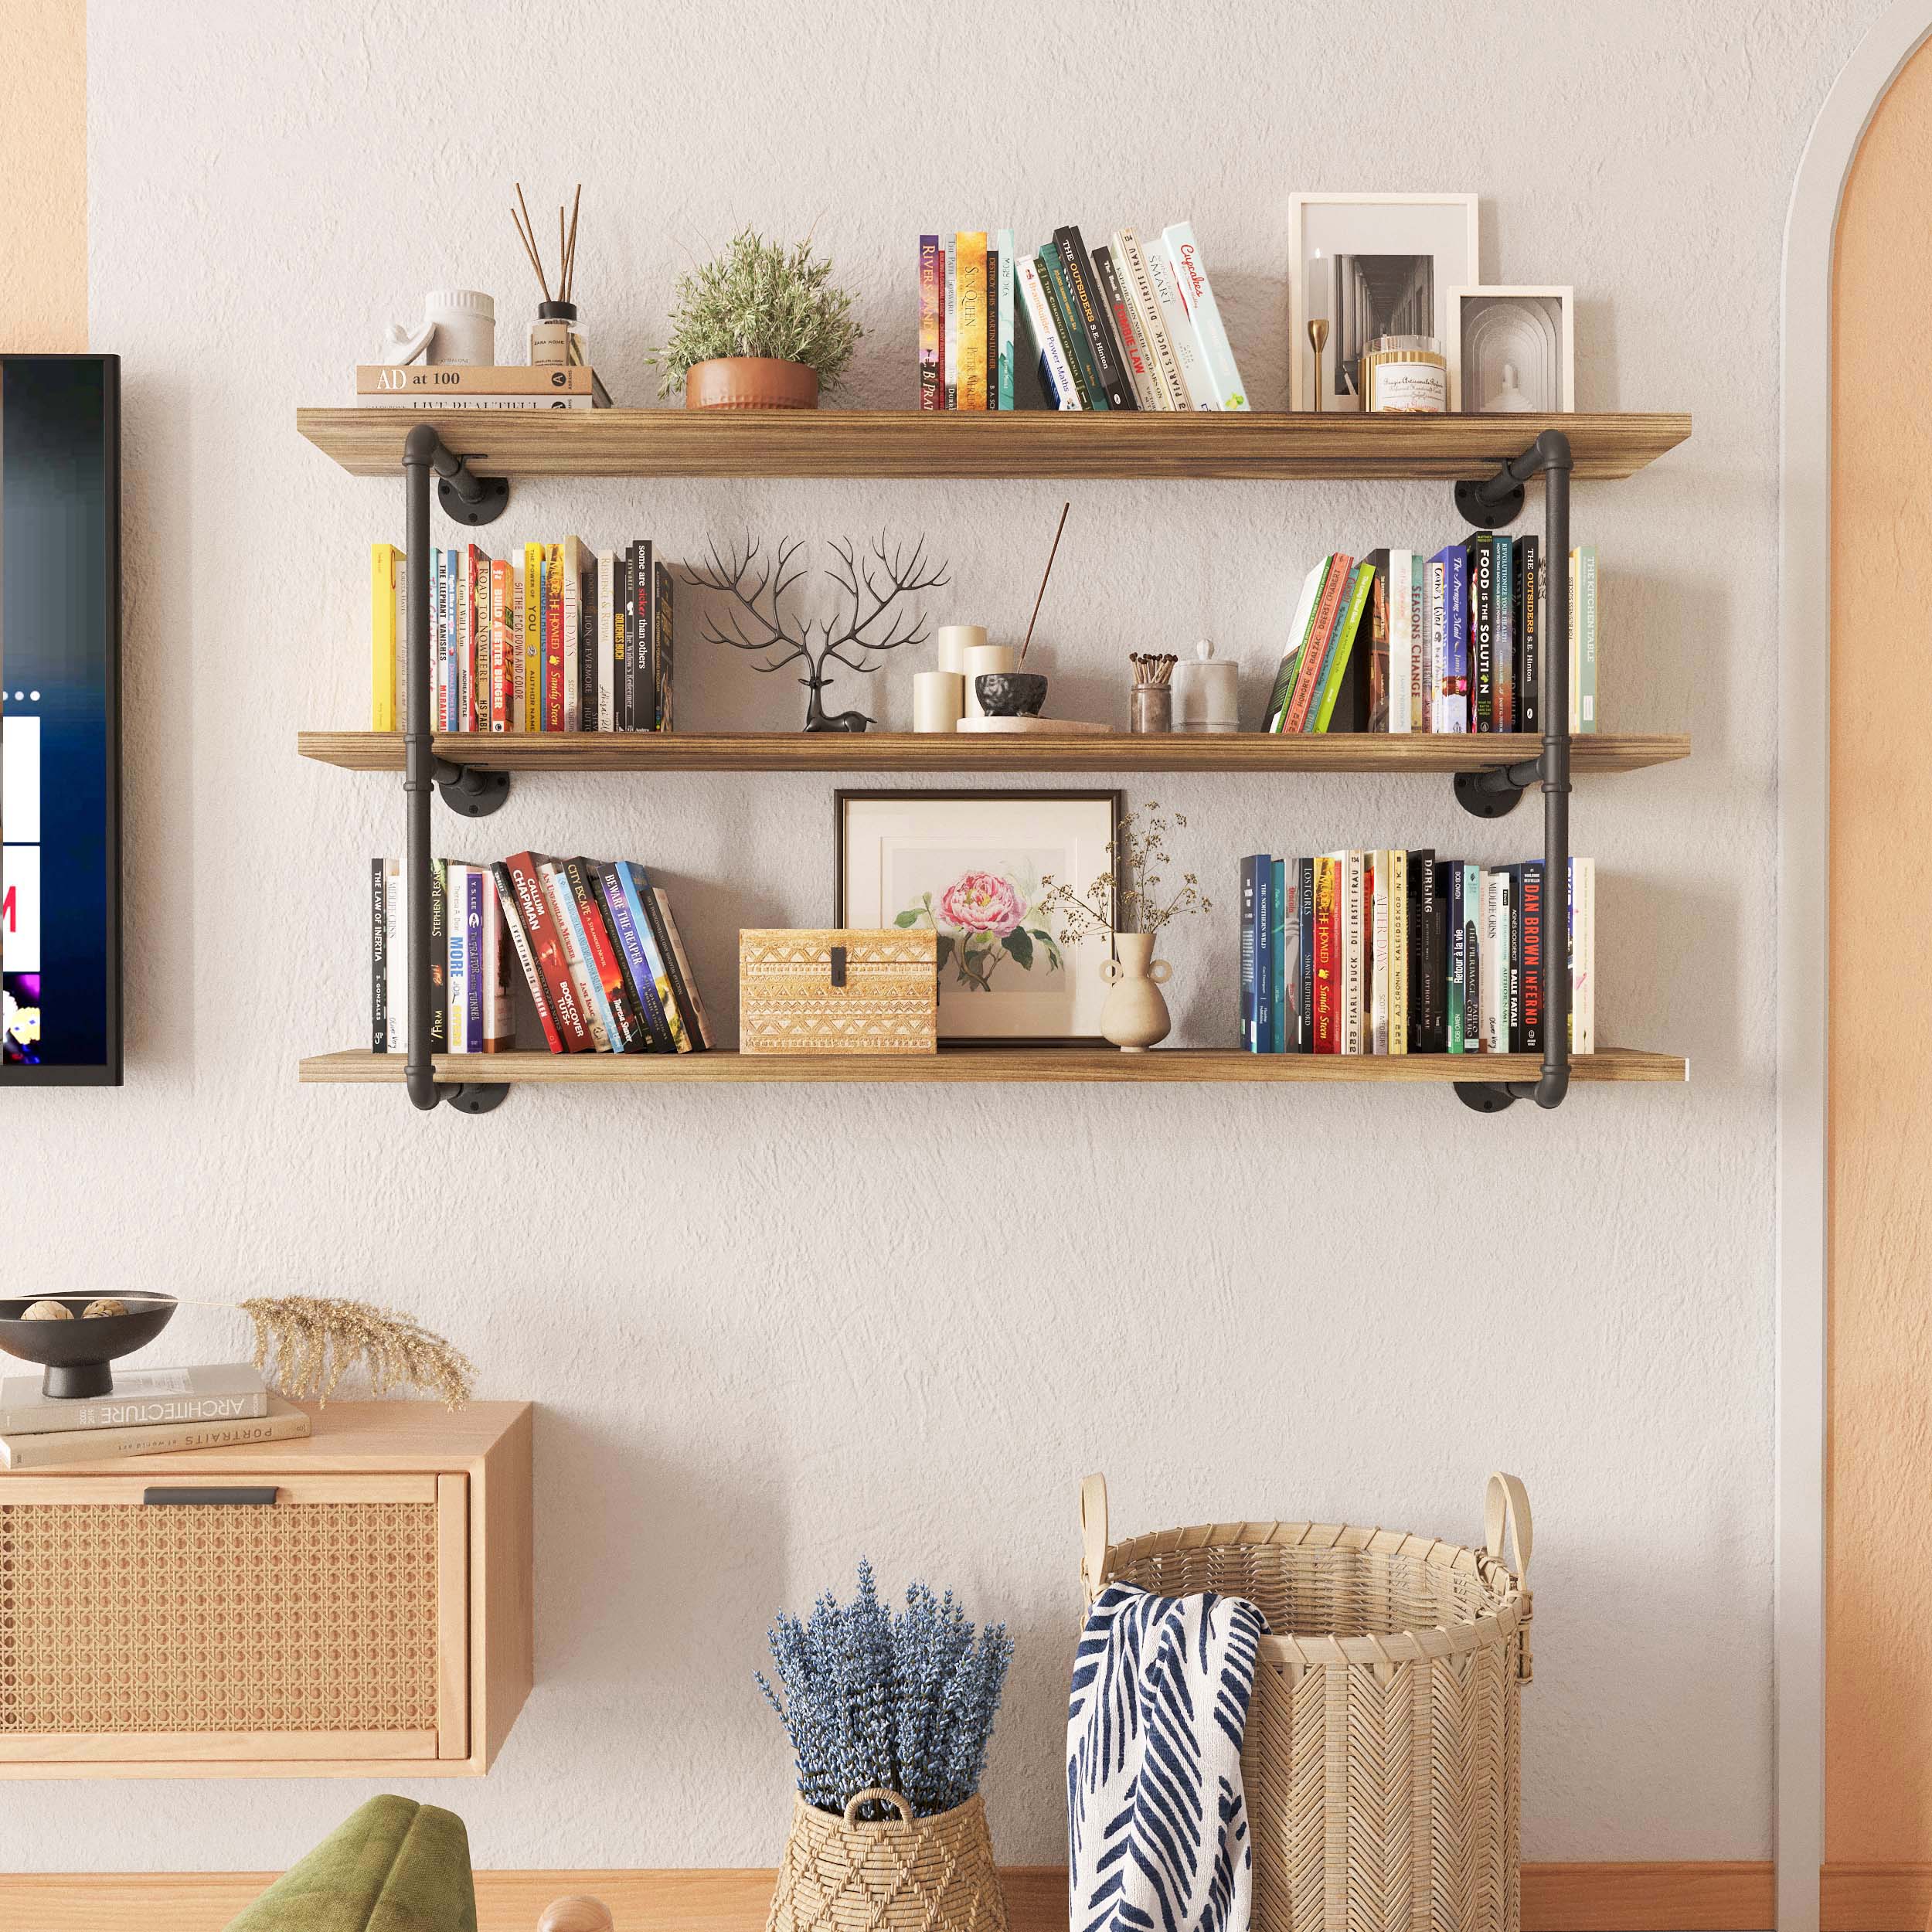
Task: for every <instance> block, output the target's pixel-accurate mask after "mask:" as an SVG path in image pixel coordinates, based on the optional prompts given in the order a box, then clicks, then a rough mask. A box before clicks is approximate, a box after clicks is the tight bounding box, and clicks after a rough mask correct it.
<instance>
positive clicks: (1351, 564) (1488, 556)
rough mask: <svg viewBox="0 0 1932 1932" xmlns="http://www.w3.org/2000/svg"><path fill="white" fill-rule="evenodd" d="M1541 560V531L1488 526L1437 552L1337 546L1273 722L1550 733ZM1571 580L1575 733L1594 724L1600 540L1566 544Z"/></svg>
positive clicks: (1317, 585) (1309, 606)
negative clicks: (1509, 532)
mask: <svg viewBox="0 0 1932 1932" xmlns="http://www.w3.org/2000/svg"><path fill="white" fill-rule="evenodd" d="M1545 569H1546V562H1545V559H1544V557H1543V551H1542V546H1541V543H1540V542H1539V539H1537V538H1536V537H1534V536H1521V537H1510V536H1506V535H1505V534H1503V533H1502V532H1491V531H1488V530H1479V531H1478V532H1476V533H1475V535H1474V536H1471V537H1468V538H1467V539H1464V541H1463V542H1461V543H1452V544H1450V545H1448V546H1447V547H1446V548H1444V549H1440V550H1438V551H1437V552H1436V553H1435V554H1434V556H1427V555H1425V554H1424V553H1423V552H1421V551H1420V550H1395V549H1385V550H1372V551H1371V552H1369V554H1368V556H1366V557H1363V558H1361V559H1359V560H1358V559H1356V558H1355V557H1352V556H1347V555H1345V554H1343V553H1341V552H1338V551H1336V552H1331V553H1330V554H1329V555H1328V556H1325V557H1324V558H1323V559H1322V560H1321V562H1320V563H1318V564H1316V565H1315V567H1314V569H1313V570H1310V571H1309V573H1308V576H1307V577H1305V578H1304V580H1303V581H1302V585H1301V596H1300V597H1299V598H1298V600H1296V604H1295V609H1294V620H1293V621H1292V622H1291V624H1290V625H1289V627H1288V648H1287V651H1286V652H1285V653H1284V655H1283V656H1282V659H1281V669H1280V671H1279V672H1277V675H1276V677H1275V681H1274V690H1273V692H1271V693H1270V696H1269V699H1268V711H1267V726H1266V729H1267V730H1270V731H1274V732H1291V733H1301V732H1319V731H1326V730H1329V729H1330V728H1331V726H1333V727H1334V728H1335V730H1341V731H1389V732H1413V731H1434V732H1450V733H1457V732H1497V731H1513V732H1528V733H1536V732H1540V731H1541V730H1543V709H1542V707H1543V672H1544V663H1543V657H1544V652H1545V650H1546V641H1547V622H1546V617H1547V612H1548V609H1549V600H1548V596H1547V587H1546V582H1545V574H1544V573H1545ZM1569 586H1570V622H1569V637H1568V651H1569V658H1568V662H1569V672H1570V730H1571V731H1572V732H1573V733H1592V732H1594V731H1595V730H1596V729H1597V552H1596V549H1595V547H1594V546H1592V545H1585V546H1582V547H1581V548H1580V549H1574V550H1572V551H1571V552H1570V578H1569ZM1365 627H1366V643H1365V642H1362V641H1359V640H1361V638H1362V635H1363V633H1364V630H1365Z"/></svg>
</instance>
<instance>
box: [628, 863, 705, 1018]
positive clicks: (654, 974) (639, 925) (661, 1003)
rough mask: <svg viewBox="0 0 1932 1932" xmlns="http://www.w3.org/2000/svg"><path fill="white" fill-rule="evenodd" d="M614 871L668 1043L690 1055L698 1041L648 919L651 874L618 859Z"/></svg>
mask: <svg viewBox="0 0 1932 1932" xmlns="http://www.w3.org/2000/svg"><path fill="white" fill-rule="evenodd" d="M616 872H617V888H618V889H619V891H621V893H623V895H624V908H625V910H627V911H628V913H630V915H631V927H632V930H634V931H635V933H636V934H637V935H638V944H640V945H641V947H643V948H644V960H645V970H646V971H648V973H649V974H650V975H651V980H652V981H653V983H654V984H655V985H656V987H657V989H658V1011H659V1012H662V1014H663V1015H664V1023H665V1030H666V1031H667V1032H668V1033H669V1034H670V1036H671V1044H672V1046H674V1047H675V1049H677V1051H678V1052H679V1053H691V1052H692V1051H693V1050H694V1049H696V1046H697V1044H698V1042H697V1040H696V1038H695V1037H694V1036H693V1034H692V1027H691V1024H690V1022H689V1020H688V1019H687V1018H686V1016H685V1013H684V1012H683V1010H682V1008H681V1007H680V1006H679V1003H678V995H677V988H676V985H675V981H673V979H672V975H671V960H670V956H669V954H668V951H667V949H666V947H665V943H664V941H663V940H662V939H661V938H660V937H658V922H657V921H656V920H655V919H654V918H653V917H651V906H652V903H653V900H652V893H651V875H650V874H649V873H648V872H646V871H645V869H644V868H643V867H642V866H637V865H633V864H632V863H631V861H630V860H629V859H621V860H619V861H618V862H617V866H616Z"/></svg>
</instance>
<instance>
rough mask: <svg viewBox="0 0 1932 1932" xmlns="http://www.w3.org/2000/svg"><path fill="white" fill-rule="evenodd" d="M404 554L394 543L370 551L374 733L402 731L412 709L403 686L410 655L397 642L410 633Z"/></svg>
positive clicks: (371, 712)
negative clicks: (405, 611)
mask: <svg viewBox="0 0 1932 1932" xmlns="http://www.w3.org/2000/svg"><path fill="white" fill-rule="evenodd" d="M403 561H404V560H403V553H402V552H401V551H400V550H399V549H397V548H396V546H395V545H394V544H393V543H372V544H371V545H370V546H369V638H370V645H371V649H370V654H369V730H372V731H400V730H402V728H403V719H404V717H405V716H406V713H407V710H408V699H407V696H406V692H405V691H404V689H403V663H404V660H405V658H406V656H407V653H406V651H403V650H401V649H399V648H398V645H397V640H398V639H399V638H401V637H403V636H406V634H407V633H408V628H409V627H408V625H407V624H406V623H405V621H403V590H404V587H405V586H406V584H407V583H408V575H407V573H406V571H405V570H404V569H403Z"/></svg>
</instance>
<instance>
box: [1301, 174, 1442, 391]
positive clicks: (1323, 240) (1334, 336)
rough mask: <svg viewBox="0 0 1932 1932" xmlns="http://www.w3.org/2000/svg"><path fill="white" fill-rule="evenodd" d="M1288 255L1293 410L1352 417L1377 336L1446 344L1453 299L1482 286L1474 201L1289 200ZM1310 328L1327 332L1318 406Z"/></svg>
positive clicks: (1320, 197) (1416, 197)
mask: <svg viewBox="0 0 1932 1932" xmlns="http://www.w3.org/2000/svg"><path fill="white" fill-rule="evenodd" d="M1288 254H1289V274H1288V351H1289V353H1288V371H1289V376H1288V395H1289V401H1290V406H1291V407H1293V408H1294V409H1298V410H1311V409H1314V408H1316V407H1317V406H1319V407H1320V408H1321V409H1323V410H1328V411H1332V412H1335V413H1341V414H1344V415H1347V414H1351V413H1354V412H1355V411H1357V410H1359V409H1360V408H1361V406H1362V397H1361V393H1360V382H1361V376H1360V369H1361V360H1362V349H1363V348H1364V347H1365V346H1366V345H1367V344H1368V343H1369V342H1373V341H1374V340H1375V338H1376V337H1377V336H1378V335H1430V336H1434V338H1436V339H1437V341H1439V342H1444V344H1445V345H1446V343H1447V337H1448V330H1449V303H1448V293H1449V291H1450V290H1451V288H1454V287H1464V286H1466V285H1468V284H1470V283H1471V282H1473V281H1475V277H1476V274H1477V262H1478V255H1477V227H1476V198H1475V196H1474V195H1309V194H1294V195H1291V196H1289V197H1288ZM1310 321H1320V322H1325V323H1326V324H1327V325H1328V335H1327V339H1326V340H1325V342H1324V343H1323V344H1322V346H1321V361H1320V365H1319V383H1320V394H1319V401H1318V399H1317V392H1316V383H1317V380H1318V375H1317V364H1316V361H1315V350H1314V349H1313V346H1312V345H1311V342H1310V340H1309V332H1308V324H1309V323H1310ZM1451 368H1452V369H1453V368H1454V364H1453V363H1452V364H1451ZM1451 406H1452V407H1453V406H1454V405H1453V404H1452V405H1451Z"/></svg>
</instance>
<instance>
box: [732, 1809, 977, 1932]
mask: <svg viewBox="0 0 1932 1932" xmlns="http://www.w3.org/2000/svg"><path fill="white" fill-rule="evenodd" d="M868 1798H877V1799H879V1800H881V1801H883V1802H884V1803H886V1804H890V1805H891V1806H892V1807H893V1808H894V1809H895V1810H896V1811H897V1812H898V1813H899V1816H898V1817H897V1818H888V1819H887V1820H886V1821H885V1822H884V1823H883V1824H879V1825H866V1824H862V1823H860V1822H859V1807H860V1806H861V1805H862V1804H864V1803H865V1802H866V1800H867V1799H868ZM766 1925H767V1932H1006V1902H1005V1899H1004V1898H1003V1897H1002V1896H1001V1893H1000V1889H999V1874H998V1872H995V1870H994V1869H993V1841H992V1835H991V1834H990V1833H989V1832H988V1831H987V1829H986V1812H985V1807H984V1806H982V1805H981V1803H980V1801H979V1800H978V1798H976V1797H975V1798H968V1800H967V1801H966V1802H965V1803H964V1804H957V1805H955V1806H954V1808H952V1810H951V1811H941V1812H940V1814H939V1815H938V1816H937V1818H914V1817H913V1811H912V1807H911V1806H910V1804H907V1803H906V1801H905V1800H904V1799H903V1798H901V1797H900V1795H899V1794H898V1793H897V1792H896V1791H861V1792H859V1794H858V1795H857V1796H856V1797H855V1798H853V1799H852V1802H851V1803H850V1804H848V1805H847V1806H846V1807H845V1816H844V1817H843V1818H839V1817H837V1816H836V1815H834V1814H833V1813H832V1812H830V1811H820V1810H818V1808H817V1807H816V1806H815V1805H811V1804H807V1803H806V1802H805V1801H804V1799H803V1798H799V1799H798V1800H797V1801H796V1802H795V1804H794V1807H793V1810H792V1815H791V1832H790V1833H789V1835H787V1838H786V1839H785V1855H784V1862H783V1863H782V1864H781V1865H780V1866H779V1867H778V1889H777V1891H776V1892H774V1893H773V1894H772V1899H771V1916H770V1918H769V1919H768V1920H767V1921H766Z"/></svg>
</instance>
